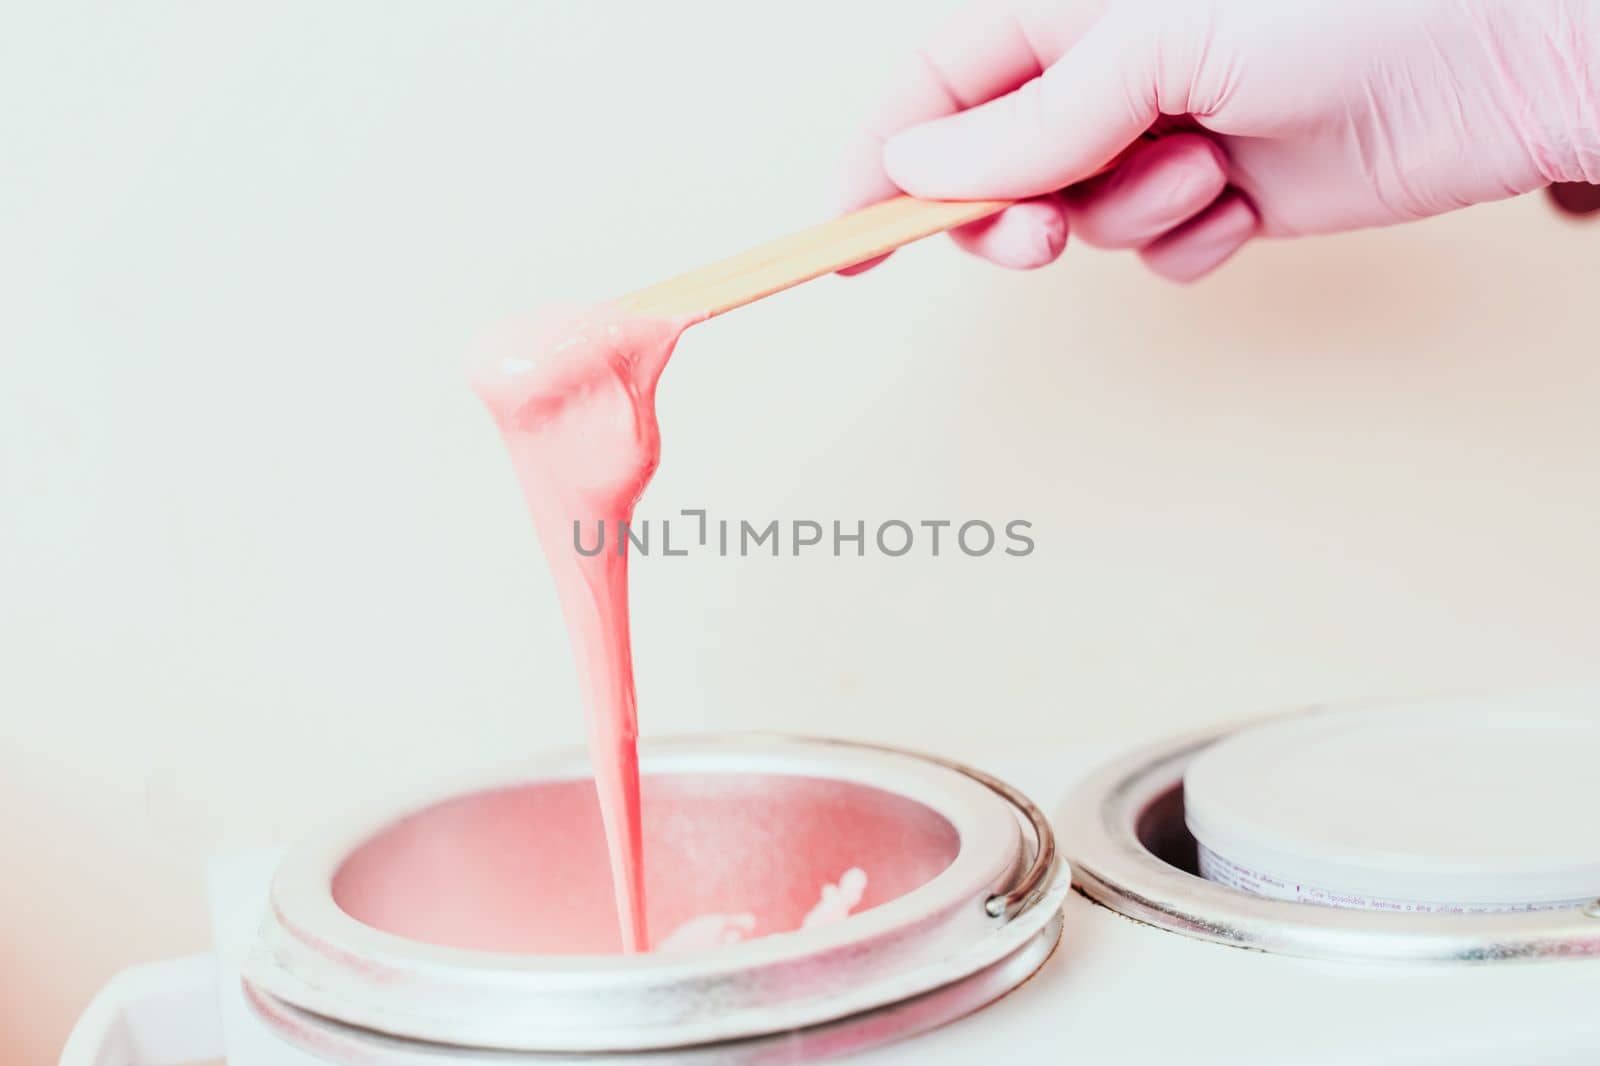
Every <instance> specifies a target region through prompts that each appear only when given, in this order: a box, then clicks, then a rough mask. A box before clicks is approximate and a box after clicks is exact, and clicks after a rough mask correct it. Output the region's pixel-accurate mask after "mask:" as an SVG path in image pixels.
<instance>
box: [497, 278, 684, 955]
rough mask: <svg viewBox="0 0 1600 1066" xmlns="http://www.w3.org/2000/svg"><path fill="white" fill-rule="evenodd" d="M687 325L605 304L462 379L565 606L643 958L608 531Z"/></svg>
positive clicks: (616, 877) (639, 873)
mask: <svg viewBox="0 0 1600 1066" xmlns="http://www.w3.org/2000/svg"><path fill="white" fill-rule="evenodd" d="M697 320H698V319H696V318H693V317H685V318H676V319H663V318H650V317H645V316H642V315H635V314H630V313H628V312H626V311H624V310H622V309H621V308H619V307H617V306H615V305H612V304H603V305H600V306H597V307H590V308H580V309H575V310H567V311H558V312H545V313H542V314H540V315H538V316H536V317H534V318H532V319H529V320H527V321H524V322H521V323H514V324H510V325H508V326H507V327H505V328H503V329H502V330H501V331H500V333H499V334H498V335H497V336H495V337H493V338H491V339H490V341H489V343H488V344H487V345H486V351H485V352H484V358H482V359H481V360H479V361H478V362H477V364H476V365H475V366H474V368H473V375H472V377H473V385H474V387H475V388H476V390H477V392H478V395H479V396H481V397H482V398H483V401H484V403H485V404H486V405H487V406H488V408H489V411H490V413H491V414H492V415H493V416H494V419H495V422H496V423H497V424H498V425H499V427H500V432H501V434H502V435H503V436H504V438H505V442H506V446H507V448H508V449H509V450H510V453H511V461H512V464H513V465H514V466H515V468H516V474H517V478H518V480H519V481H520V482H521V484H522V491H523V495H524V497H525V498H526V499H527V503H528V509H529V511H531V512H532V514H533V523H534V527H535V528H536V529H537V531H538V535H539V541H540V543H541V544H542V545H543V547H544V553H545V558H546V559H547V560H548V562H549V564H550V571H551V573H552V575H553V576H554V578H555V585H556V593H557V595H558V596H559V597H560V600H561V610H562V614H563V615H564V617H565V619H566V625H567V634H568V638H569V639H570V641H571V643H572V651H573V655H574V658H575V659H576V661H577V668H578V680H579V685H580V688H581V690H582V693H583V701H584V706H585V711H586V714H587V716H588V722H589V749H590V757H591V761H592V763H593V766H594V777H595V785H596V788H597V790H598V792H599V798H600V812H601V816H602V819H603V822H604V825H605V835H606V843H607V851H608V854H609V857H610V861H611V871H612V884H613V888H614V891H615V894H616V904H617V915H618V920H619V922H620V924H621V931H622V944H623V947H624V950H626V951H629V952H636V951H644V950H646V949H647V948H648V947H649V944H650V937H649V930H648V929H647V928H646V923H645V901H644V858H643V854H644V841H643V835H642V831H641V828H640V827H641V821H640V812H639V756H638V745H637V742H638V732H639V729H638V714H637V709H636V706H635V695H634V684H633V653H632V649H631V646H630V642H629V634H628V556H627V538H626V537H625V536H621V537H619V536H618V535H617V533H618V531H620V530H621V529H622V528H623V524H624V523H627V522H629V521H630V520H631V519H632V517H633V508H634V505H635V504H636V503H637V502H638V500H639V496H640V494H641V493H642V492H643V491H644V487H645V485H647V484H648V483H649V481H650V477H651V475H652V474H654V473H655V470H656V466H657V464H658V462H659V461H660V458H661V435H660V432H659V429H658V427H657V424H656V410H655V391H656V382H657V380H658V379H659V378H660V376H661V371H662V368H663V367H665V366H666V364H667V359H668V358H669V357H670V356H671V355H672V349H673V346H674V345H676V344H677V341H678V337H679V336H680V335H681V334H682V333H683V331H684V330H685V329H686V328H688V327H689V326H690V325H692V324H693V323H694V322H695V321H697ZM575 522H576V523H579V524H580V528H581V529H582V530H584V531H585V532H584V543H585V545H588V546H592V545H593V544H594V539H595V535H596V534H595V531H596V529H597V523H603V526H601V527H600V528H603V529H604V530H605V531H606V544H605V548H604V550H602V551H600V552H599V553H598V554H595V555H591V556H586V555H584V554H583V553H581V552H579V551H578V550H577V548H576V546H575V543H574V525H573V524H574V523H575Z"/></svg>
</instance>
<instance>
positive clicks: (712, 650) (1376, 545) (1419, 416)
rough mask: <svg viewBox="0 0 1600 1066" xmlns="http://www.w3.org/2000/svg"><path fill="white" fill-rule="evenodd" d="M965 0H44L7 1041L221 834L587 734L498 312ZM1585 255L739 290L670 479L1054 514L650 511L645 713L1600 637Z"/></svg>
mask: <svg viewBox="0 0 1600 1066" xmlns="http://www.w3.org/2000/svg"><path fill="white" fill-rule="evenodd" d="M952 6H953V5H952V4H951V3H947V2H941V3H928V2H926V0H917V2H913V0H896V2H892V3H890V2H883V3H862V2H860V0H855V2H850V3H808V4H803V5H771V4H750V3H737V4H734V3H727V4H710V3H671V4H648V5H647V4H642V3H640V4H633V3H629V4H622V3H587V2H586V3H577V2H573V3H563V4H556V3H538V2H526V0H525V2H515V3H513V2H504V3H488V2H480V3H473V4H444V3H423V2H420V0H415V2H405V3H395V2H392V0H359V2H357V0H345V2H342V3H338V4H322V3H312V2H309V0H295V2H291V3H286V4H271V5H244V4H210V3H200V2H198V0H196V2H190V3H178V2H170V0H161V2H146V3H140V4H112V3H106V4H100V5H86V4H81V3H78V4H67V5H42V6H40V7H38V8H35V9H33V10H31V11H29V12H25V13H20V14H19V16H17V17H20V20H21V26H16V25H13V26H12V27H11V28H10V29H9V30H8V32H7V34H6V35H5V38H6V39H5V41H4V43H3V44H0V57H3V58H0V100H4V101H5V104H4V105H3V106H4V109H5V112H6V121H5V127H6V132H5V134H4V136H5V148H4V156H3V166H4V171H5V178H4V182H3V185H4V188H5V192H4V194H3V195H0V231H4V232H5V233H6V234H8V236H7V237H6V238H5V239H4V244H3V248H4V250H3V251H0V257H3V258H0V264H3V266H4V269H5V271H6V275H7V276H6V277H5V279H4V291H5V292H6V298H5V300H4V306H5V310H4V312H3V313H0V344H3V347H0V350H3V352H4V356H3V360H4V372H3V376H0V479H3V504H4V507H3V511H0V716H3V724H4V742H3V745H0V802H3V811H4V817H3V818H0V847H3V852H0V854H3V855H4V856H5V859H4V870H5V874H4V876H3V877H0V984H3V985H4V993H5V994H4V995H3V996H0V1030H3V1031H4V1042H5V1046H6V1049H7V1050H6V1054H5V1058H6V1060H7V1061H8V1062H11V1061H20V1062H23V1063H43V1062H47V1061H51V1060H53V1058H54V1056H55V1055H56V1053H57V1050H58V1048H59V1046H60V1042H61V1041H62V1039H63V1038H64V1035H65V1033H66V1030H67V1027H68V1026H69V1024H70V1022H71V1020H72V1018H73V1017H74V1016H75V1014H76V1012H77V1011H78V1010H79V1009H80V1008H81V1006H82V1005H83V1003H84V1002H85V1001H86V1000H87V999H88V997H89V996H90V995H91V993H92V992H93V991H94V990H95V989H96V988H97V987H98V985H99V984H100V983H101V982H102V981H104V980H105V979H106V978H107V977H109V976H110V975H111V974H112V972H114V971H115V970H116V969H117V968H119V967H121V966H124V965H127V964H130V963H133V962H136V961H139V960H143V959H149V958H155V957H160V956H165V955H171V954H177V953H183V952H188V951H192V950H197V949H199V948H201V947H202V946H203V944H204V940H205V929H204V913H203V900H202V889H201V875H202V867H203V863H204V861H205V859H206V856H207V855H208V854H210V853H212V852H214V851H215V850H218V849H221V848H225V847H228V846H232V845H237V844H241V843H250V842H256V841H260V840H270V839H275V838H280V837H283V836H286V835H290V834H293V833H294V832H296V831H298V830H301V829H303V828H305V827H307V826H310V825H313V824H315V823H316V821H317V819H318V818H319V817H321V816H322V814H323V812H325V811H327V810H328V809H330V808H332V807H335V806H337V805H338V804H341V803H343V802H345V801H347V800H348V799H350V798H351V797H353V796H356V795H359V794H363V793H366V792H369V791H371V790H374V789H377V788H380V787H385V786H387V785H389V784H392V783H394V782H397V781H401V780H404V779H406V778H409V777H413V776H416V775H418V774H424V773H427V772H429V771H431V770H433V769H435V768H438V767H443V766H457V765H463V764H471V763H477V762H483V761H487V760H501V759H504V758H506V757H509V756H515V754H516V753H518V752H530V751H533V750H535V749H538V748H544V747H547V746H551V745H558V744H568V743H572V742H576V741H578V740H579V739H580V738H581V735H582V734H581V728H580V722H579V718H578V714H577V710H576V708H575V707H574V704H573V679H572V677H571V675H570V670H569V664H568V660H567V653H566V647H565V644H564V637H563V635H562V631H561V628H560V624H559V620H558V617H557V612H556V608H555V604H554V602H553V600H552V597H551V589H550V585H549V582H548V580H547V578H546V576H545V573H544V570H543V563H542V561H541V559H540V558H539V556H538V555H537V553H536V551H535V549H534V545H533V542H532V540H531V537H530V534H529V530H528V527H527V524H526V522H525V519H524V516H523V514H522V511H521V503H520V501H519V500H518V498H517V496H516V493H515V490H514V488H513V485H512V481H511V478H510V475H509V473H508V471H507V468H506V463H505V461H504V459H503V457H502V456H501V454H500V452H499V450H498V443H497V441H496V439H495V436H494V434H493V432H492V431H491V429H490V427H489V425H488V423H487V421H486V419H485V417H484V416H483V415H482V414H481V412H480V411H479V410H478V409H477V407H476V405H475V401H474V399H473V398H472V397H471V396H470V395H469V394H468V392H467V391H466V389H465V388H464V387H463V385H462V381H461V377H460V373H459V369H458V362H457V353H458V352H459V350H460V349H461V348H462V347H463V345H464V342H465V340H466V338H468V337H469V336H470V335H471V334H472V333H473V332H474V331H476V330H477V329H478V328H479V327H480V326H481V325H483V324H484V323H485V322H487V321H490V320H492V319H494V318H495V317H496V316H499V315H501V314H504V313H507V312H510V311H515V310H518V309H521V308H525V307H528V306H530V305H534V304H539V303H543V302H547V301H553V300H565V299H584V298H592V297H601V296H606V295H610V294H615V293H620V292H622V291H626V290H628V289H631V288H633V287H636V286H639V285H641V284H644V283H647V282H650V281H653V280H655V279H658V278H660V277H663V276H666V275H667V274H669V273H672V272H675V271H677V270H679V269H682V268H685V267H688V266H692V265H696V264H698V263H699V262H701V261H703V260H706V259H708V258H712V257H715V256H717V255H721V254H724V253H728V252H731V251H735V250H737V249H738V248H740V247H741V246H743V245H745V244H747V243H750V242H752V241H754V240H757V239H761V238H764V237H767V236H770V235H774V234H776V233H779V232H782V231H784V230H787V229H789V228H792V227H796V226H799V225H802V224H804V223H807V222H809V221H812V220H813V219H814V218H816V217H817V215H818V213H819V211H820V205H821V201H822V193H821V190H822V185H823V180H824V175H825V172H826V170H827V169H828V163H829V160H828V157H829V154H830V151H831V148H832V146H833V145H834V144H836V143H837V142H838V141H839V139H840V138H841V137H842V134H843V132H844V130H845V128H846V127H847V126H848V125H849V123H850V120H851V118H852V116H853V115H854V114H855V113H856V112H857V111H858V109H859V107H860V105H861V102H862V100H863V98H864V97H865V96H867V95H868V94H870V93H871V91H872V90H873V88H874V87H875V86H876V85H877V83H878V82H879V81H880V80H881V76H882V74H883V71H884V69H885V68H886V65H887V63H888V62H889V61H890V59H891V58H892V57H895V56H897V55H898V54H900V53H901V52H903V51H904V50H905V48H906V47H907V46H908V45H909V44H910V43H911V42H910V41H909V40H908V38H907V34H908V33H909V32H910V29H909V28H910V27H913V26H916V25H918V24H923V23H926V22H928V21H929V20H932V19H934V18H935V17H936V16H937V14H938V13H939V11H940V10H943V9H947V8H950V7H952ZM17 17H14V18H13V19H12V20H11V21H12V22H13V23H15V22H16V20H17ZM1597 278H1600V225H1597V226H1596V227H1595V228H1593V229H1588V230H1586V229H1584V228H1582V227H1581V226H1577V225H1574V224H1571V223H1567V222H1563V221H1561V220H1558V219H1557V218H1556V217H1555V216H1553V215H1552V214H1551V213H1550V212H1549V211H1548V210H1547V209H1546V207H1545V205H1544V204H1543V203H1542V202H1541V201H1539V200H1537V199H1528V200H1525V201H1521V202H1515V203H1508V204H1504V205H1500V206H1495V207H1490V208H1485V209H1479V210H1474V211H1471V212H1468V213H1465V214H1461V215H1457V216H1455V217H1451V218H1446V219H1443V220H1439V221H1436V222H1432V223H1429V224H1426V225H1420V226H1414V227H1411V228H1407V229H1400V230H1393V231H1388V232H1379V233H1369V234H1364V235H1358V236H1351V237H1344V238H1340V239H1331V240H1319V241H1308V242H1305V243H1299V244H1276V245H1261V246H1259V247H1255V248H1251V249H1249V250H1248V251H1247V252H1246V253H1245V254H1244V255H1242V256H1241V257H1240V258H1239V259H1238V261H1237V262H1235V263H1234V264H1233V265H1232V266H1231V267H1230V268H1229V269H1228V270H1227V271H1226V272H1225V273H1223V274H1222V275H1220V276H1218V277H1216V278H1215V279H1213V280H1210V281H1207V282H1205V283H1204V284H1201V285H1198V286H1196V287H1194V288H1190V289H1179V288H1173V287H1171V286H1168V285H1166V284H1163V283H1160V282H1157V281H1155V280H1153V279H1151V278H1149V277H1147V276H1146V275H1145V274H1143V273H1142V272H1141V271H1140V269H1139V267H1138V265H1137V264H1136V263H1135V262H1134V261H1133V260H1132V259H1131V258H1130V257H1128V256H1125V255H1108V254H1102V253H1095V252H1088V251H1083V250H1073V251H1072V252H1071V254H1069V255H1068V256H1067V257H1066V259H1065V261H1064V262H1062V263H1061V264H1059V265H1058V266H1056V267H1053V268H1051V269H1048V270H1045V271H1043V272H1040V273H1037V274H1034V275H1030V276H1017V275H1011V274H1005V273H1001V272H999V271H996V270H993V269H990V268H987V267H985V266H983V265H980V264H978V263H975V262H972V261H969V260H967V259H965V258H963V257H961V256H960V255H959V254H957V253H956V252H955V251H954V250H953V249H952V248H950V247H949V246H948V244H947V243H946V242H943V241H938V242H930V243H929V244H928V245H927V246H925V247H921V248H918V249H916V250H914V251H913V252H911V253H910V254H905V255H902V256H900V257H898V258H897V259H896V260H895V261H894V262H893V263H892V265H890V266H889V267H888V268H887V269H884V270H881V271H879V272H877V273H876V274H874V275H872V276H870V277H867V278H863V279H860V280H856V281H851V282H846V281H842V280H838V279H827V280H825V281H823V282H820V283H818V284H815V285H812V286H809V287H807V288H806V289H805V290H804V291H800V292H795V293H791V294H788V295H786V296H784V297H781V298H777V299H773V300H771V301H769V302H768V303H766V304H764V305H762V306H759V307H756V308H752V309H750V310H746V311H740V312H738V313H737V314H735V315H732V316H730V317H729V318H727V319H726V320H722V321H718V322H715V323H712V324H710V325H708V326H705V327H703V328H697V329H695V330H694V331H693V332H692V333H691V334H690V336H689V337H688V339H687V340H686V341H685V342H684V343H683V345H682V348H681V349H680V351H679V354H678V357H677V361H676V362H675V363H674V364H673V365H672V366H671V367H670V368H669V370H668V372H667V375H666V378H665V380H664V382H663V385H662V390H661V422H662V425H663V427H664V432H665V440H666V444H665V460H664V463H663V466H662V469H661V472H660V475H659V477H658V479H657V481H656V484H655V485H654V486H653V488H652V489H651V491H650V493H649V495H648V497H647V498H646V502H645V505H644V508H643V514H644V515H646V516H655V517H660V516H664V515H669V514H673V513H675V512H676V511H677V510H678V509H679V508H683V507H706V508H709V509H710V510H711V511H712V513H713V516H716V515H719V514H720V515H722V516H726V517H731V518H750V519H760V520H765V519H766V518H769V517H779V518H814V519H818V520H823V521H831V520H833V519H835V518H837V519H841V520H845V521H850V522H853V521H854V520H856V519H857V518H863V519H868V520H882V519H887V518H903V519H907V520H911V521H915V520H918V519H922V518H954V519H967V518H986V519H989V520H992V521H1003V520H1007V519H1011V518H1023V519H1027V520H1030V521H1032V522H1033V523H1034V526H1035V530H1034V531H1035V534H1036V537H1037V542H1038V550H1037V551H1036V553H1035V554H1034V555H1033V556H1032V557H1030V558H1027V559H1022V560H1015V559H1008V558H988V559H982V560H966V559H963V558H961V557H959V556H957V557H946V558H940V559H937V560H933V559H928V558H925V557H922V558H906V559H900V560H893V559H882V558H872V559H867V560H864V561H858V560H850V559H846V560H834V559H831V558H815V559H805V558H802V559H799V560H796V559H792V558H784V559H778V560H773V559H767V558H763V559H752V560H745V561H737V560H723V559H717V558H714V557H705V556H700V557H692V558H689V559H659V558H651V559H648V560H643V561H641V563H640V564H639V565H638V566H637V568H636V573H637V577H636V583H635V604H636V614H635V625H636V637H637V654H638V667H639V683H640V688H641V703H642V720H643V728H644V730H645V731H646V732H647V733H662V732H669V731H681V730H694V729H704V728H721V727H732V726H741V727H764V728H775V729H791V730H808V731H814V732H822V733H838V734H847V735H862V736H870V737H876V738H882V739H886V740H891V741H901V742H908V743H913V744H917V745H922V746H927V747H934V748H939V749H944V750H949V751H957V752H962V753H965V754H968V755H972V754H974V753H977V754H979V755H981V753H982V752H983V751H986V750H996V749H999V748H1002V747H1005V746H1007V745H1010V746H1020V745H1028V746H1030V747H1037V746H1038V745H1040V744H1042V743H1046V742H1049V743H1061V744H1067V743H1071V742H1074V741H1079V740H1083V739H1088V738H1096V739H1101V738H1110V737H1115V736H1130V737H1131V736H1135V735H1143V734H1149V733H1153V732H1159V731H1162V730H1167V729H1172V728H1175V727H1179V726H1183V725H1188V724H1192V723H1200V722H1203V721H1206V720H1208V719H1211V718H1214V717H1217V716H1221V715H1225V714H1233V713H1236V712H1241V711H1246V710H1254V709H1262V708H1269V707H1273V706H1277V705H1284V704H1292V703H1298V702H1304V701H1322V700H1342V699H1353V698H1366V697H1386V696H1404V695H1410V694H1416V693H1422V692H1427V691H1433V690H1439V689H1461V688H1474V687H1481V686H1515V685H1521V684H1534V683H1547V682H1562V681H1569V680H1579V679H1583V678H1584V677H1585V675H1593V674H1594V673H1596V666H1595V660H1594V654H1593V651H1594V647H1595V642H1596V638H1597V637H1600V611H1597V610H1596V608H1595V604H1596V602H1597V601H1600V562H1597V560H1596V555H1595V545H1596V544H1597V543H1600V499H1597V493H1596V484H1597V479H1600V422H1597V419H1596V417H1595V412H1596V410H1597V409H1600V359H1597V358H1596V356H1597V352H1596V347H1597V345H1596V343H1595V331H1594V328H1593V324H1592V323H1593V315H1594V312H1595V307H1596V298H1597V289H1596V279H1597ZM1051 798H1053V797H1051Z"/></svg>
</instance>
